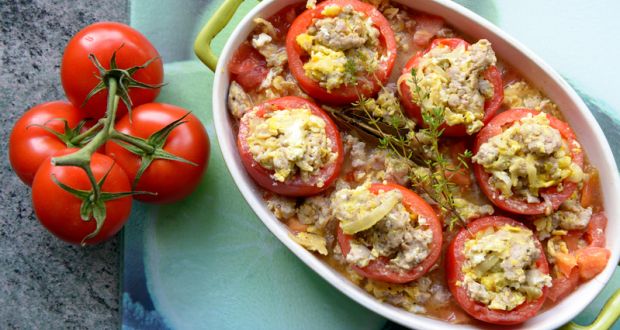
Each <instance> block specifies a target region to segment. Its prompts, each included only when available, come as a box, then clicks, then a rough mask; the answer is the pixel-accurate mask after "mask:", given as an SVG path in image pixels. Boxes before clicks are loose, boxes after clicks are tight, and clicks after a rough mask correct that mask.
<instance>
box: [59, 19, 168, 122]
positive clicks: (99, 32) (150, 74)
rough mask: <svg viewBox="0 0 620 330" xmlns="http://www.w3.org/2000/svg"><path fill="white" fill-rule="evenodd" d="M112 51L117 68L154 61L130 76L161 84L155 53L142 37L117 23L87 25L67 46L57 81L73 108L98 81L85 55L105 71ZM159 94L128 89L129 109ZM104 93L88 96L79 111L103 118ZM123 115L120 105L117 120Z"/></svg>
mask: <svg viewBox="0 0 620 330" xmlns="http://www.w3.org/2000/svg"><path fill="white" fill-rule="evenodd" d="M114 52H116V63H117V66H118V68H119V69H129V68H131V67H137V66H141V65H143V64H145V63H147V62H148V61H149V60H151V59H155V60H154V61H153V62H152V63H150V64H149V65H148V66H146V67H145V68H142V69H140V70H137V71H136V72H135V73H134V74H133V75H132V77H133V78H134V79H136V80H137V81H140V82H142V83H146V84H150V85H158V84H161V83H162V82H163V77H164V69H163V63H162V61H161V60H160V59H159V58H158V57H159V53H158V52H157V50H156V49H155V47H153V45H152V44H151V42H150V41H148V40H147V39H146V38H145V37H144V35H142V34H141V33H140V32H138V31H137V30H135V29H134V28H132V27H130V26H127V25H125V24H121V23H115V22H100V23H95V24H92V25H89V26H87V27H85V28H84V29H82V30H81V31H79V32H78V33H77V34H75V36H73V38H72V39H71V40H70V41H69V43H68V44H67V48H66V49H65V52H64V54H63V56H62V63H61V66H60V78H61V80H62V86H63V88H64V90H65V94H66V96H67V98H68V99H69V101H71V103H73V105H75V106H76V107H82V104H83V103H84V101H85V100H86V97H87V95H88V94H89V93H90V92H91V91H92V90H93V88H95V87H96V86H97V84H98V83H99V82H100V80H99V78H97V76H98V75H99V71H98V70H97V67H96V66H95V65H94V64H93V62H92V61H91V60H90V59H89V55H90V54H92V55H94V56H95V57H96V58H97V60H98V61H99V62H100V63H101V65H102V66H103V67H104V68H106V69H109V68H110V60H111V58H112V54H113V53H114ZM158 94H159V89H157V88H155V89H143V88H131V89H130V90H129V97H130V98H131V101H132V102H133V106H138V105H140V104H144V103H148V102H152V101H153V100H155V98H156V97H157V95H158ZM106 105H107V92H106V91H102V92H99V93H97V94H95V95H94V96H92V97H91V98H90V99H89V100H88V102H86V103H85V104H84V107H83V109H82V110H83V111H84V113H85V114H86V116H87V117H93V118H101V117H103V116H104V115H105V112H106ZM126 112H127V107H126V106H125V104H123V103H122V102H121V103H120V104H119V105H118V113H117V118H120V117H122V116H123V115H124V114H125V113H126Z"/></svg>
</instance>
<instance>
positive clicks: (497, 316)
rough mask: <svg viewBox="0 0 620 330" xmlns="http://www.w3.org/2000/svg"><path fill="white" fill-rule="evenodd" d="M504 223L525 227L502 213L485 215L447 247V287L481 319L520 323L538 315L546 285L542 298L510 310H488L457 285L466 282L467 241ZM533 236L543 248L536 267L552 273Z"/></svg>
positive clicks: (475, 316) (490, 321)
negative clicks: (501, 215)
mask: <svg viewBox="0 0 620 330" xmlns="http://www.w3.org/2000/svg"><path fill="white" fill-rule="evenodd" d="M504 225H511V226H515V227H521V228H524V229H526V227H525V226H524V225H523V224H522V223H521V222H518V221H516V220H513V219H510V218H506V217H499V216H491V217H484V218H480V219H478V220H474V221H473V222H470V223H469V224H468V225H467V228H463V229H461V231H459V233H458V234H457V235H456V237H455V238H454V240H452V242H451V243H450V246H449V247H448V251H447V254H446V276H447V281H448V287H449V288H450V291H451V292H452V295H453V296H454V298H455V299H456V301H457V302H458V303H459V305H461V307H462V308H463V309H464V310H465V312H467V313H468V314H469V315H471V316H473V317H474V318H476V319H478V320H481V321H484V322H488V323H493V324H518V323H522V322H525V321H526V320H528V319H529V318H531V317H533V316H534V315H536V313H537V312H538V310H540V308H541V307H542V305H543V303H544V301H545V298H546V295H547V290H548V289H547V287H544V288H543V294H542V296H540V298H538V299H536V300H533V301H529V302H528V301H526V302H524V303H523V304H521V305H519V306H517V307H516V308H515V309H513V310H511V311H502V310H494V309H489V308H488V307H487V306H485V305H484V304H482V303H479V302H477V301H474V300H472V299H471V298H469V295H467V290H466V289H465V288H464V287H463V286H460V285H458V284H457V283H458V282H459V281H463V278H464V276H465V274H463V271H462V267H463V263H464V262H465V260H466V258H465V255H464V253H463V251H464V250H465V243H466V242H467V241H468V240H469V239H471V237H472V235H475V234H476V233H478V232H480V231H482V230H485V229H486V228H489V227H495V228H499V227H501V226H504ZM528 230H529V229H528ZM532 239H533V240H534V242H535V245H536V247H537V248H538V249H539V250H540V257H539V258H538V260H537V261H536V266H537V267H538V269H539V270H540V271H541V272H543V273H544V274H549V265H548V264H547V259H546V258H545V253H544V251H543V248H542V245H541V244H540V242H539V241H538V240H537V239H536V238H535V237H533V238H532Z"/></svg>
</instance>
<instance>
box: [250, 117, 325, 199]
mask: <svg viewBox="0 0 620 330" xmlns="http://www.w3.org/2000/svg"><path fill="white" fill-rule="evenodd" d="M246 116H249V117H248V118H246V119H247V120H248V128H249V134H248V137H247V143H248V146H249V151H250V153H251V154H252V156H253V157H254V159H255V160H256V161H257V162H258V163H259V164H261V165H262V166H263V167H265V168H267V169H269V170H273V171H274V174H273V178H274V179H275V180H277V181H280V182H284V181H286V180H287V179H288V178H290V177H291V176H293V175H295V174H297V173H299V174H300V175H301V179H302V180H304V181H308V180H309V179H310V177H311V176H313V175H316V174H317V173H318V171H320V170H321V169H322V168H323V167H325V166H326V165H327V164H329V163H331V162H333V161H334V160H335V159H336V153H334V152H333V151H332V148H331V146H332V141H331V140H330V139H329V138H328V137H327V134H326V132H325V125H326V123H325V121H324V120H323V119H322V118H320V117H318V116H316V115H313V114H312V112H311V111H310V110H309V109H305V108H302V109H290V110H279V111H273V112H270V113H268V114H266V115H265V116H264V117H262V118H259V117H258V116H256V114H255V112H250V113H248V114H246ZM322 185H323V182H321V181H319V182H318V183H317V186H319V187H321V186H322Z"/></svg>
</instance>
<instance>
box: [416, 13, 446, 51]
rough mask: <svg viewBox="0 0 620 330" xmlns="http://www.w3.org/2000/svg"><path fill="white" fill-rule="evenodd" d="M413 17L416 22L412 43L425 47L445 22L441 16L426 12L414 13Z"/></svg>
mask: <svg viewBox="0 0 620 330" xmlns="http://www.w3.org/2000/svg"><path fill="white" fill-rule="evenodd" d="M413 19H414V20H415V23H416V25H415V30H416V31H415V33H414V34H413V43H414V44H415V45H416V46H418V47H426V46H427V45H428V42H429V41H431V39H432V38H433V37H434V36H435V35H437V32H439V30H441V28H442V27H443V25H444V23H445V22H444V20H443V18H441V17H439V16H433V15H427V14H418V15H415V16H414V17H413Z"/></svg>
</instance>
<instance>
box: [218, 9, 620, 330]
mask: <svg viewBox="0 0 620 330" xmlns="http://www.w3.org/2000/svg"><path fill="white" fill-rule="evenodd" d="M396 2H401V3H403V4H405V5H407V6H409V7H411V8H413V9H416V10H420V11H424V12H427V13H430V14H434V15H438V16H441V17H443V18H444V19H445V20H446V21H447V22H448V23H449V24H450V25H452V26H454V27H456V28H457V29H458V30H460V31H464V32H466V33H467V34H468V35H469V36H471V37H472V38H475V39H480V38H486V39H488V40H490V41H491V43H492V44H493V48H494V50H495V52H496V53H497V55H498V57H499V58H500V59H502V60H503V61H504V62H505V63H508V64H510V65H512V66H513V67H515V68H518V70H519V71H520V72H521V74H522V75H523V76H525V78H526V79H528V80H529V81H530V82H532V83H533V84H534V85H536V86H537V87H538V88H540V89H541V90H543V91H544V92H545V93H546V94H547V96H549V97H550V98H551V99H552V100H554V101H555V102H556V103H557V105H558V106H559V108H560V109H561V110H562V111H563V113H564V115H565V117H566V119H567V120H568V122H569V123H570V125H571V126H572V127H573V129H574V130H575V132H576V134H577V136H578V139H579V141H580V142H581V144H582V145H583V147H584V149H585V150H586V153H587V155H588V157H589V159H590V162H591V163H592V164H593V165H594V166H596V167H597V168H598V170H599V172H600V177H601V178H602V180H601V182H602V185H603V186H602V188H603V196H604V205H605V210H606V212H607V217H608V218H609V219H610V220H612V221H609V224H608V227H607V238H608V239H607V245H608V248H609V249H610V250H611V258H610V260H609V263H608V264H607V267H606V268H605V270H604V271H603V272H602V273H601V274H599V275H598V276H597V277H596V278H594V279H592V280H591V281H589V282H588V283H586V284H584V285H581V286H580V287H579V288H578V289H577V290H576V291H575V292H573V293H572V294H571V295H570V296H568V297H567V298H565V299H564V300H562V302H561V303H560V304H558V305H556V306H555V307H554V308H552V309H550V310H547V311H545V312H543V313H541V314H539V315H537V316H536V317H534V318H532V319H530V320H529V321H527V322H526V323H524V324H522V325H519V327H527V328H529V329H553V328H557V327H559V326H561V325H563V324H565V323H567V322H569V321H570V320H571V319H573V318H574V317H575V316H576V315H577V314H579V313H580V312H581V311H582V310H583V309H584V308H585V307H586V306H587V305H588V304H589V303H590V302H591V301H592V300H593V299H594V298H595V297H596V295H597V294H598V293H599V292H600V291H601V289H602V288H603V286H604V285H605V283H607V281H608V280H609V279H610V277H611V275H612V273H613V271H614V269H615V266H616V264H617V263H618V258H619V257H620V254H619V252H620V240H617V239H613V238H615V237H619V236H620V222H617V221H613V220H614V219H620V206H619V205H618V203H617V201H618V198H619V196H620V178H619V176H618V172H617V168H616V165H615V161H614V158H613V155H612V152H611V149H610V146H609V143H608V142H607V140H606V138H605V136H604V135H603V132H602V131H601V128H600V127H599V125H598V124H597V122H596V121H595V119H594V117H593V116H592V114H591V113H590V111H589V110H588V108H587V107H586V105H585V104H584V102H583V101H582V100H581V99H580V98H579V97H578V96H577V94H576V93H575V91H574V90H573V89H572V88H571V87H570V86H569V85H568V84H567V83H566V81H564V79H562V77H561V76H560V75H559V74H558V73H557V72H556V71H555V70H553V69H552V68H551V67H549V66H548V65H547V64H545V62H544V61H542V60H541V59H540V58H539V57H538V56H536V55H535V54H533V53H532V52H531V51H529V50H528V49H527V48H526V47H524V46H523V45H522V44H520V43H519V42H517V41H516V40H514V39H513V38H512V37H510V36H508V35H507V34H506V33H504V32H503V31H501V30H500V29H499V28H497V27H496V26H494V25H493V24H491V23H490V22H488V21H487V20H485V19H484V18H482V17H480V16H478V15H477V14H475V13H473V12H471V11H470V10H468V9H466V8H464V7H462V6H460V5H457V4H455V3H453V2H450V1H448V0H417V1H406V0H396ZM293 3H300V1H299V0H271V1H269V0H265V1H263V2H262V3H260V4H259V5H257V6H256V8H254V9H253V10H252V11H251V12H250V13H249V14H248V15H247V16H246V17H245V18H244V19H243V20H242V22H241V23H240V24H239V25H238V26H237V28H236V29H235V30H234V32H233V33H232V35H231V36H230V38H229V40H228V42H227V43H226V45H225V47H224V49H223V51H222V53H221V55H220V57H219V61H218V65H217V69H216V74H215V82H214V90H213V119H214V124H215V128H216V132H217V138H218V140H219V144H220V148H221V150H222V154H223V156H224V160H225V161H226V165H227V166H228V169H229V171H230V173H231V175H232V176H233V178H234V180H235V183H236V184H237V186H238V188H239V190H240V191H241V193H242V194H243V196H244V197H245V199H246V200H247V202H248V203H249V204H250V206H251V207H252V209H253V210H254V212H256V214H257V215H258V217H259V218H260V219H261V220H262V221H263V223H264V224H265V225H266V226H267V228H269V230H270V231H271V232H272V233H273V234H274V235H275V236H276V237H277V238H278V239H279V240H280V241H282V243H284V245H286V246H287V247H288V248H289V249H290V250H291V251H292V252H293V253H294V254H295V255H297V257H299V258H300V259H301V260H302V261H303V262H304V263H306V265H308V266H309V267H310V268H312V269H313V270H314V271H315V272H317V273H318V274H319V275H320V276H322V277H323V278H324V279H325V280H326V281H328V282H329V283H331V284H332V285H333V286H334V287H335V288H337V289H338V290H340V291H342V292H343V293H344V294H346V295H347V296H349V297H350V298H351V299H353V300H355V301H357V302H358V303H360V304H362V305H363V306H365V307H366V308H368V309H370V310H372V311H374V312H376V313H378V314H381V315H383V316H385V317H386V318H389V319H391V320H393V321H395V322H398V323H400V324H402V325H405V326H407V327H412V328H416V329H439V328H442V327H445V326H446V325H448V324H447V323H445V322H443V321H439V320H434V319H431V318H427V317H424V316H421V315H416V314H412V313H409V312H406V311H405V310H402V309H400V308H397V307H394V306H391V305H389V304H385V303H381V302H379V301H378V300H377V299H375V298H374V297H372V296H371V295H370V294H368V293H366V292H365V291H364V290H362V289H360V288H359V287H357V286H356V285H354V284H353V283H351V282H349V280H347V279H346V278H345V277H344V276H342V275H341V274H340V273H338V272H337V271H335V270H334V269H332V268H331V267H330V266H328V265H327V264H325V263H324V262H322V261H321V260H319V259H318V258H316V257H315V256H314V255H313V254H312V253H310V252H308V251H307V250H305V249H304V248H302V247H301V246H300V245H298V244H297V243H295V242H294V241H293V240H292V239H291V238H290V236H289V234H288V230H287V227H286V226H285V225H284V224H282V223H281V222H280V221H278V220H277V219H276V218H275V217H274V216H273V214H272V213H271V212H270V211H269V210H268V209H267V207H266V205H265V203H264V201H263V199H262V198H261V195H262V194H261V190H260V189H259V188H258V187H257V186H256V185H255V184H254V182H253V181H252V179H251V178H250V177H249V176H248V175H247V173H246V171H245V170H244V168H243V165H242V164H241V161H240V159H239V155H238V153H237V146H236V135H235V133H234V131H233V130H232V129H231V127H232V126H233V119H232V118H231V116H229V115H228V112H227V107H226V98H227V93H228V86H229V82H230V81H229V72H228V71H227V63H229V62H230V60H231V57H232V55H233V53H234V51H235V50H236V49H237V47H238V46H239V44H240V43H241V42H243V40H245V39H246V37H247V36H248V34H249V33H250V32H251V30H252V28H253V23H252V19H253V18H255V17H269V16H271V15H273V14H275V13H276V12H277V11H278V10H280V9H282V8H284V7H285V6H288V5H290V4H293ZM451 326H453V327H455V328H459V329H471V328H473V326H470V325H458V326H457V325H452V324H451Z"/></svg>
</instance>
